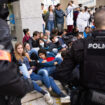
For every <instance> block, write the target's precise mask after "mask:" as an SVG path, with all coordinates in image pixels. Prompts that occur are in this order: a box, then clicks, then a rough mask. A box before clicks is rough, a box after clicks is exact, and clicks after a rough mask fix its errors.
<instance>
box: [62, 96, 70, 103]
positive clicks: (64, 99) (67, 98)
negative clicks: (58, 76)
mask: <svg viewBox="0 0 105 105" xmlns="http://www.w3.org/2000/svg"><path fill="white" fill-rule="evenodd" d="M60 100H61V103H70V102H71V101H70V96H66V97H61V98H60Z"/></svg>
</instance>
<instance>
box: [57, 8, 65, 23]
mask: <svg viewBox="0 0 105 105" xmlns="http://www.w3.org/2000/svg"><path fill="white" fill-rule="evenodd" d="M55 16H56V23H57V24H64V16H65V13H64V12H63V11H62V10H61V9H60V10H55Z"/></svg>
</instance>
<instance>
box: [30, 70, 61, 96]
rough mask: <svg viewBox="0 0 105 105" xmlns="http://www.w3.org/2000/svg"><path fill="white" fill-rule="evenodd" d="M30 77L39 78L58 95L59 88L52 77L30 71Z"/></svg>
mask: <svg viewBox="0 0 105 105" xmlns="http://www.w3.org/2000/svg"><path fill="white" fill-rule="evenodd" d="M45 73H46V74H47V72H45ZM31 79H32V80H35V81H37V80H41V81H42V82H43V83H44V84H45V86H46V87H47V88H50V87H51V88H52V89H53V91H54V92H55V93H56V94H58V95H59V94H60V93H61V90H60V89H59V88H58V86H57V85H56V83H55V81H54V79H53V78H52V77H48V76H46V77H43V76H41V75H38V74H35V73H32V74H31ZM36 88H37V87H36Z"/></svg>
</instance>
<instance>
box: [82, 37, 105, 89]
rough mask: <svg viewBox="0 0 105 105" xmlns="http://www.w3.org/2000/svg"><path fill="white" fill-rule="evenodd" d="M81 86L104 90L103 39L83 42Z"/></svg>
mask: <svg viewBox="0 0 105 105" xmlns="http://www.w3.org/2000/svg"><path fill="white" fill-rule="evenodd" d="M83 84H84V85H85V86H86V87H88V88H94V89H101V90H105V38H102V37H90V38H89V39H86V40H85V41H84V70H83Z"/></svg>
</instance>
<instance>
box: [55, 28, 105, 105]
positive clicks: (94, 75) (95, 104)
mask: <svg viewBox="0 0 105 105" xmlns="http://www.w3.org/2000/svg"><path fill="white" fill-rule="evenodd" d="M78 64H79V65H80V68H79V70H80V81H79V83H80V87H81V89H80V92H79V93H78V95H79V98H78V102H77V104H76V105H105V95H104V93H105V31H104V30H103V31H101V30H100V31H94V32H93V33H92V36H91V37H88V38H87V39H80V40H78V41H76V42H74V44H73V45H72V48H71V50H70V52H69V53H68V54H67V56H66V59H64V61H63V63H62V64H61V66H60V67H58V68H57V72H56V76H58V79H61V80H62V81H63V82H66V83H67V84H69V82H70V76H71V74H72V71H73V69H74V68H75V67H76V65H78ZM71 101H72V100H71Z"/></svg>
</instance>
